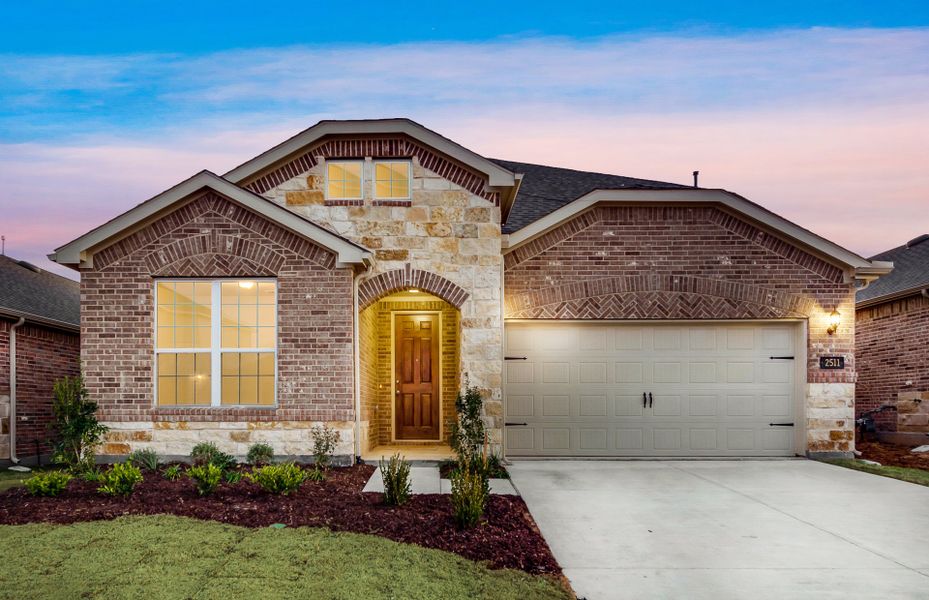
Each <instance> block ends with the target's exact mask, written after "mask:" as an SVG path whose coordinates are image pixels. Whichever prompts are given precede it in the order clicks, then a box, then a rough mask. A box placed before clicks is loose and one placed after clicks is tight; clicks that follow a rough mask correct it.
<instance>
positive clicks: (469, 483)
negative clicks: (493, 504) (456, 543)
mask: <svg viewBox="0 0 929 600" xmlns="http://www.w3.org/2000/svg"><path fill="white" fill-rule="evenodd" d="M489 494H490V485H489V482H488V481H487V477H486V476H485V475H484V474H483V473H481V472H480V471H478V470H476V469H474V468H472V467H471V466H470V465H461V466H459V468H458V470H457V471H456V472H455V473H454V474H453V475H452V496H451V500H452V512H453V514H454V517H455V523H457V524H458V526H459V527H461V528H468V527H473V526H474V525H476V524H477V523H478V521H480V519H481V515H483V514H484V506H485V505H486V504H487V496H488V495H489Z"/></svg>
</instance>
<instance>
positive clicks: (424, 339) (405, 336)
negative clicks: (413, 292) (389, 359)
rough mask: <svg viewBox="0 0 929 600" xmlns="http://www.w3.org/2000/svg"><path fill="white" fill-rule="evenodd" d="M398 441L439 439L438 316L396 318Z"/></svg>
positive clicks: (405, 315)
mask: <svg viewBox="0 0 929 600" xmlns="http://www.w3.org/2000/svg"><path fill="white" fill-rule="evenodd" d="M395 319H396V320H395V327H396V329H395V334H394V337H395V341H394V344H395V347H394V357H395V360H396V365H395V367H394V368H395V369H396V382H395V384H396V390H395V397H396V400H395V405H394V418H395V424H396V429H395V433H396V438H397V439H398V440H438V439H439V315H437V314H398V315H396V317H395Z"/></svg>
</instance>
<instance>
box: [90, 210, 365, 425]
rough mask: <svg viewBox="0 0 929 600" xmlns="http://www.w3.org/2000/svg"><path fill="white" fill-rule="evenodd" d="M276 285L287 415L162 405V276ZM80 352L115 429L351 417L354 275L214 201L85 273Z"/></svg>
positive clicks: (165, 221)
mask: <svg viewBox="0 0 929 600" xmlns="http://www.w3.org/2000/svg"><path fill="white" fill-rule="evenodd" d="M255 276H266V277H267V276H274V277H276V278H277V281H278V322H279V324H280V325H279V329H278V406H277V407H276V408H269V409H256V408H250V409H229V408H169V407H157V408H155V407H153V403H154V399H153V381H152V379H153V375H154V374H153V352H154V350H153V348H154V340H153V332H152V329H153V302H154V298H153V296H154V289H153V288H154V278H156V277H255ZM81 308H82V316H81V318H82V331H83V337H82V340H81V355H82V359H83V363H84V371H85V375H86V378H87V386H88V389H89V390H90V392H91V394H92V395H93V397H94V398H95V399H96V400H97V402H99V403H100V407H101V416H102V419H103V420H106V421H145V420H153V421H245V420H247V421H278V420H288V421H295V420H308V421H309V420H320V421H343V420H352V419H354V407H353V401H352V389H353V381H352V324H353V320H352V318H353V317H352V272H351V270H349V269H345V268H336V266H335V256H334V255H333V254H332V253H331V252H329V251H327V250H325V249H323V248H321V247H319V246H316V245H314V244H312V243H310V242H308V241H306V240H305V239H303V238H301V237H299V236H297V235H295V234H293V233H291V232H289V231H287V230H284V229H282V228H281V227H279V226H278V225H276V224H273V223H271V222H269V221H267V220H266V219H264V218H262V217H260V216H258V215H256V214H254V213H251V212H249V211H247V210H246V209H244V208H242V207H240V206H238V205H237V204H235V203H233V202H231V201H229V200H227V199H225V198H221V197H219V196H217V195H215V194H212V193H211V194H208V195H205V196H202V197H200V198H198V199H195V200H194V201H192V202H190V203H189V204H187V205H185V206H183V207H181V208H179V209H177V210H176V211H174V212H172V213H170V214H168V215H167V216H165V217H163V218H161V219H160V220H158V221H156V222H154V223H152V224H151V225H149V226H147V227H145V228H144V229H142V230H140V231H138V232H136V233H134V234H132V235H131V236H129V237H127V238H125V239H123V240H121V241H119V242H117V243H116V244H114V245H112V246H110V247H108V248H106V249H104V250H101V251H99V252H97V253H96V255H95V256H94V265H93V267H92V268H85V269H82V272H81Z"/></svg>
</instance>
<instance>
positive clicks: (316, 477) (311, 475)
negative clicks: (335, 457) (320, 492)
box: [306, 466, 326, 481]
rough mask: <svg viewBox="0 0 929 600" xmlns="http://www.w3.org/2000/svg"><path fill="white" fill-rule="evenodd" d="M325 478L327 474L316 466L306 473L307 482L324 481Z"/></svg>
mask: <svg viewBox="0 0 929 600" xmlns="http://www.w3.org/2000/svg"><path fill="white" fill-rule="evenodd" d="M325 478H326V472H325V471H323V470H322V469H320V468H319V467H317V466H314V467H313V468H312V469H311V470H309V471H306V480H307V481H322V480H324V479H325Z"/></svg>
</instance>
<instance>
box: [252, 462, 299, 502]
mask: <svg viewBox="0 0 929 600" xmlns="http://www.w3.org/2000/svg"><path fill="white" fill-rule="evenodd" d="M245 477H247V478H248V479H249V480H250V481H252V482H254V483H256V484H258V486H260V487H261V489H263V490H264V491H266V492H270V493H272V494H283V495H285V496H286V495H288V494H290V493H291V492H294V491H296V490H297V489H299V488H300V486H301V485H302V484H303V482H304V481H306V480H307V479H308V478H309V477H310V476H309V475H308V474H307V472H306V471H304V470H303V469H302V468H300V467H299V466H298V465H296V464H295V463H292V462H289V463H281V464H279V465H267V466H264V467H259V468H257V469H255V470H253V471H252V472H251V473H248V474H247V475H245Z"/></svg>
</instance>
